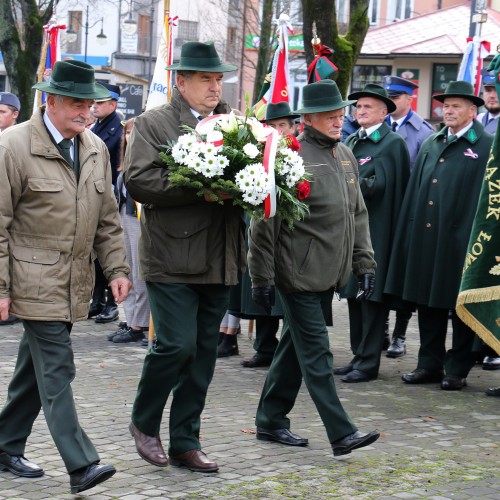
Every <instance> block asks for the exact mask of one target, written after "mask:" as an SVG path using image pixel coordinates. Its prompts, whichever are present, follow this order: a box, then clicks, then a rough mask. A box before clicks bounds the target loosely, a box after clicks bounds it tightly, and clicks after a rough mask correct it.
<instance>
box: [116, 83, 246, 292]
mask: <svg viewBox="0 0 500 500" xmlns="http://www.w3.org/2000/svg"><path fill="white" fill-rule="evenodd" d="M229 111H230V109H229V106H228V105H227V104H226V103H224V102H222V101H221V102H220V103H219V105H218V106H217V107H216V108H215V110H214V113H215V114H218V113H229ZM196 124H197V120H196V118H195V117H194V115H193V113H192V112H191V109H190V107H189V105H188V103H187V102H186V101H185V100H184V98H183V97H182V96H181V94H180V92H179V91H178V90H177V88H174V90H173V93H172V100H171V101H170V103H169V104H167V105H165V106H159V107H157V108H154V109H151V110H150V111H146V112H145V113H143V114H142V115H140V116H138V117H137V119H136V120H135V124H134V128H133V130H132V134H131V137H130V143H129V144H128V146H127V153H126V157H125V172H124V179H125V186H126V188H127V191H128V192H129V193H130V195H131V196H132V197H133V198H134V200H136V201H138V202H140V203H143V209H142V214H141V236H140V239H139V258H140V268H141V274H142V277H143V279H144V280H145V281H152V282H162V283H189V284H225V285H234V284H236V283H237V282H238V273H239V272H242V271H243V270H244V268H245V251H244V244H243V240H244V222H243V211H242V210H241V208H239V207H235V206H233V204H232V202H231V201H226V202H225V203H224V204H223V205H221V204H219V203H210V202H206V201H205V200H204V199H203V198H202V197H199V196H197V194H196V190H194V189H189V188H172V187H170V186H169V181H168V171H167V168H166V164H165V163H163V162H162V160H161V158H160V156H159V153H160V151H164V147H163V146H164V145H165V144H166V143H167V142H171V141H175V140H176V139H178V137H179V136H180V135H181V134H182V133H183V131H182V129H181V126H182V125H189V126H190V127H192V128H194V127H195V126H196Z"/></svg>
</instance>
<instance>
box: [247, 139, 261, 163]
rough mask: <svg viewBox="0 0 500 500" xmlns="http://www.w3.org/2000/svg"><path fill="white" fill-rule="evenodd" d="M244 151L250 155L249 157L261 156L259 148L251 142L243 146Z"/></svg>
mask: <svg viewBox="0 0 500 500" xmlns="http://www.w3.org/2000/svg"><path fill="white" fill-rule="evenodd" d="M243 152H244V153H245V154H246V155H247V156H248V157H249V158H252V159H253V158H256V157H257V156H259V153H260V151H259V148H258V147H257V146H256V145H255V144H252V143H251V142H249V143H248V144H245V145H244V146H243Z"/></svg>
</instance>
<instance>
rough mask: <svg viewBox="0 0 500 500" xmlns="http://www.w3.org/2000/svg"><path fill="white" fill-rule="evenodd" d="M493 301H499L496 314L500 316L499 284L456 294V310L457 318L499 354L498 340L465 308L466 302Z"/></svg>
mask: <svg viewBox="0 0 500 500" xmlns="http://www.w3.org/2000/svg"><path fill="white" fill-rule="evenodd" d="M494 301H499V304H498V315H499V318H500V286H492V287H487V288H478V289H475V290H466V291H464V292H461V293H460V294H459V295H458V299H457V308H456V311H457V314H458V316H459V318H460V319H461V320H462V321H463V322H464V323H465V324H466V325H467V326H468V327H469V328H471V329H472V330H473V331H474V332H475V333H476V334H477V335H478V336H479V337H480V338H481V339H482V340H484V342H486V344H488V345H489V346H490V347H491V348H492V349H494V350H495V351H496V352H497V353H498V354H499V355H500V340H499V339H497V338H496V336H495V335H494V334H493V332H491V331H490V330H488V328H486V327H485V326H484V325H483V324H482V323H481V322H480V321H479V320H478V319H477V318H476V317H475V316H474V315H473V314H472V313H471V312H470V311H469V310H468V309H467V304H475V303H479V302H494ZM497 321H498V320H497Z"/></svg>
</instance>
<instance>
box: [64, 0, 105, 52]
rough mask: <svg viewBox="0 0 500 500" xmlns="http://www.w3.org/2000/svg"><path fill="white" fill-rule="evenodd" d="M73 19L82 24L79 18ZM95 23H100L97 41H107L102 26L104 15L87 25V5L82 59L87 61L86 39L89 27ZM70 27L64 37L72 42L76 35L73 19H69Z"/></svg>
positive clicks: (100, 42) (102, 43)
mask: <svg viewBox="0 0 500 500" xmlns="http://www.w3.org/2000/svg"><path fill="white" fill-rule="evenodd" d="M74 20H75V21H78V24H79V25H80V27H81V26H82V24H81V22H80V20H79V19H78V18H75V19H74ZM97 23H101V32H100V33H99V34H98V35H97V42H98V43H99V44H101V45H104V44H105V43H106V41H107V36H106V35H105V34H104V31H103V28H104V17H101V19H99V20H97V21H96V22H95V23H93V24H91V25H90V26H89V6H88V5H87V8H86V10H85V24H84V27H85V52H84V61H85V62H87V45H88V40H89V28H93V27H94V26H95V25H96V24H97ZM69 24H70V27H69V28H68V29H67V30H66V38H67V39H68V41H70V42H74V41H75V40H76V37H77V33H76V31H75V30H74V29H73V19H70V23H69Z"/></svg>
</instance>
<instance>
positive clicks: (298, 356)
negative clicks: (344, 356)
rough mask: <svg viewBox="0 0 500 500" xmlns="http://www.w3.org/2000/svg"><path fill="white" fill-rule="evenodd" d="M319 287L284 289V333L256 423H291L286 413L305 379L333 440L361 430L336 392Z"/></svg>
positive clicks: (277, 425)
mask: <svg viewBox="0 0 500 500" xmlns="http://www.w3.org/2000/svg"><path fill="white" fill-rule="evenodd" d="M325 294H330V296H331V291H326V292H322V293H315V292H298V293H289V294H284V293H281V300H282V303H283V308H284V310H285V319H284V321H283V330H282V334H281V339H280V341H279V344H278V348H277V349H276V353H275V355H274V358H273V362H272V364H271V367H270V369H269V372H268V374H267V378H266V381H265V383H264V387H263V389H262V395H261V398H260V402H259V406H258V409H257V417H256V419H255V423H256V425H257V427H263V428H266V429H282V428H286V429H289V428H290V420H289V418H288V417H287V415H288V413H290V411H291V410H292V408H293V406H294V404H295V400H296V399H297V395H298V392H299V389H300V386H301V383H302V378H303V379H304V382H305V384H306V386H307V389H308V391H309V394H310V395H311V398H312V400H313V402H314V404H315V405H316V408H317V410H318V413H319V416H320V417H321V420H322V421H323V424H324V426H325V428H326V433H327V435H328V439H329V441H330V442H332V441H336V440H338V439H341V438H343V437H345V436H347V435H348V434H351V433H353V432H355V431H356V430H357V428H356V426H355V425H354V424H353V422H352V421H351V419H350V418H349V416H348V415H347V413H346V412H345V410H344V408H343V407H342V403H341V402H340V400H339V398H338V396H337V390H336V388H335V381H334V379H333V372H332V369H333V356H332V353H331V351H330V344H329V340H328V330H327V328H326V324H325V319H324V315H323V311H322V308H321V302H322V299H323V301H324V296H325Z"/></svg>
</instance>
